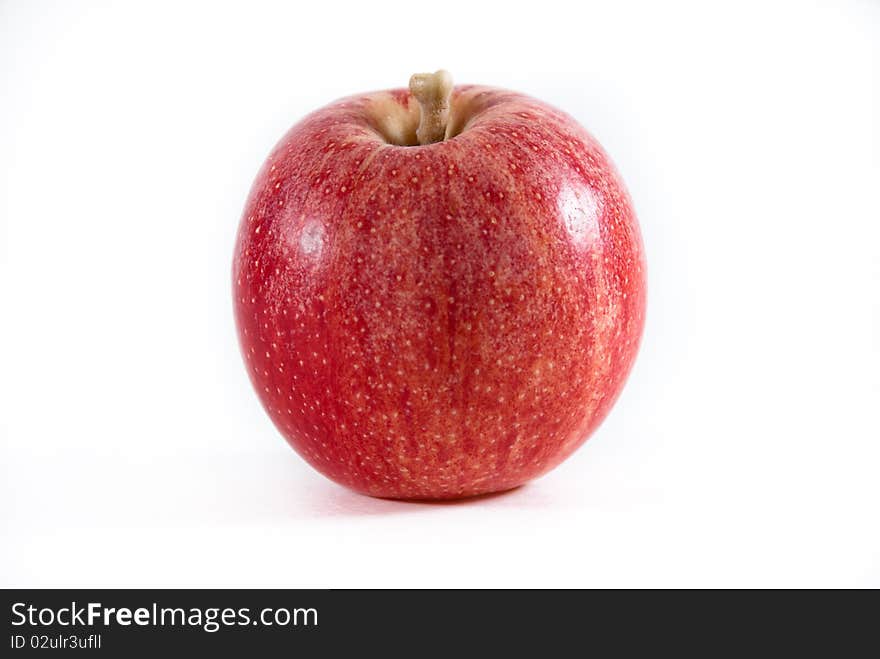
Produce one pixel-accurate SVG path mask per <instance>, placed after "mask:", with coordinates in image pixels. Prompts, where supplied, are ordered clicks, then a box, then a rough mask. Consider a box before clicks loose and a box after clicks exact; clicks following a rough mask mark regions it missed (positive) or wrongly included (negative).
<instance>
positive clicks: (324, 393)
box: [233, 86, 645, 499]
mask: <svg viewBox="0 0 880 659" xmlns="http://www.w3.org/2000/svg"><path fill="white" fill-rule="evenodd" d="M418 113H419V109H418V105H417V103H416V102H415V100H414V99H413V98H411V96H410V93H409V91H408V90H404V89H401V90H391V91H386V92H376V93H373V94H365V95H360V96H353V97H350V98H346V99H342V100H340V101H337V102H335V103H333V104H331V105H329V106H327V107H325V108H323V109H321V110H318V111H316V112H314V113H313V114H311V115H309V116H308V117H306V118H305V119H303V120H302V121H301V122H300V123H298V124H297V125H295V126H294V127H293V128H292V129H291V130H290V131H289V132H288V133H287V134H286V135H285V136H284V138H283V139H282V140H281V141H280V142H279V143H278V145H277V146H276V147H275V149H274V150H273V151H272V153H271V154H270V156H269V158H268V159H267V161H266V163H265V165H264V166H263V168H262V170H261V171H260V172H259V174H258V176H257V179H256V181H255V183H254V185H253V188H252V190H251V193H250V196H249V199H248V201H247V204H246V207H245V210H244V214H243V217H242V220H241V224H240V227H239V231H238V237H237V242H236V247H235V254H234V264H233V290H234V309H235V318H236V322H237V326H238V333H239V339H240V342H241V349H242V353H243V356H244V359H245V362H246V366H247V370H248V372H249V374H250V378H251V381H252V383H253V385H254V388H255V389H256V391H257V393H258V395H259V397H260V400H261V401H262V403H263V405H264V407H265V409H266V411H267V412H268V414H269V416H270V417H271V418H272V420H273V422H274V423H275V425H276V426H277V427H278V429H279V430H280V431H281V433H282V434H283V435H284V437H285V438H286V439H287V441H288V442H289V443H290V445H291V446H292V447H293V448H294V449H296V451H297V452H299V453H300V455H302V456H303V457H304V458H305V459H306V460H307V461H308V462H309V463H311V464H312V466H314V467H315V468H316V469H317V470H318V471H320V472H321V473H323V474H324V475H326V476H328V477H329V478H331V479H333V480H334V481H336V482H338V483H341V484H343V485H345V486H347V487H349V488H352V489H353V490H356V491H358V492H362V493H366V494H369V495H373V496H379V497H390V498H402V499H449V498H457V497H465V496H472V495H478V494H485V493H490V492H497V491H502V490H506V489H510V488H513V487H516V486H518V485H520V484H522V483H524V482H526V481H528V480H530V479H533V478H535V477H537V476H540V475H541V474H543V473H545V472H547V471H549V470H550V469H552V468H553V467H554V466H556V465H557V464H559V463H560V462H561V461H562V460H564V459H565V458H566V457H568V456H569V455H570V454H571V453H572V452H573V451H574V450H575V449H577V448H578V447H579V446H580V445H581V444H582V443H583V442H584V441H585V440H586V438H587V437H588V436H589V435H590V434H591V433H592V432H593V431H594V430H595V429H596V427H597V426H598V424H599V423H600V422H601V421H602V419H603V418H604V417H605V416H606V414H607V413H608V411H609V409H610V408H611V406H612V405H613V403H614V401H615V400H616V398H617V396H618V394H619V393H620V390H621V388H622V386H623V384H624V381H625V379H626V377H627V375H628V373H629V371H630V368H631V366H632V364H633V360H634V358H635V355H636V352H637V350H638V344H639V341H640V337H641V333H642V327H643V318H644V309H645V261H644V253H643V247H642V241H641V237H640V234H639V228H638V223H637V220H636V216H635V212H634V210H633V205H632V202H631V200H630V197H629V195H628V193H627V191H626V189H625V187H624V184H623V182H622V180H621V178H620V176H619V175H618V173H617V171H616V169H615V168H614V166H613V164H612V163H611V161H610V159H609V158H608V156H607V155H606V154H605V152H604V151H603V150H602V148H601V147H600V146H599V144H598V143H597V142H596V140H595V139H594V138H593V137H592V136H590V135H589V134H588V133H587V132H586V131H585V130H584V129H583V128H582V127H581V126H580V125H578V123H577V122H575V121H574V120H573V119H572V118H570V117H569V116H567V115H566V114H564V113H562V112H560V111H559V110H556V109H554V108H552V107H550V106H548V105H546V104H544V103H542V102H540V101H537V100H535V99H532V98H530V97H527V96H524V95H522V94H518V93H514V92H509V91H505V90H500V89H495V88H490V87H479V86H459V87H456V88H455V89H454V91H453V95H452V111H451V118H450V133H449V134H451V135H453V137H451V138H449V139H446V140H445V141H441V142H436V143H434V144H428V145H424V146H401V145H398V144H391V143H389V142H388V140H389V139H392V140H397V141H398V143H400V142H404V143H413V139H414V138H413V137H412V136H413V135H414V131H415V126H416V124H417V122H418ZM407 141H408V142H407Z"/></svg>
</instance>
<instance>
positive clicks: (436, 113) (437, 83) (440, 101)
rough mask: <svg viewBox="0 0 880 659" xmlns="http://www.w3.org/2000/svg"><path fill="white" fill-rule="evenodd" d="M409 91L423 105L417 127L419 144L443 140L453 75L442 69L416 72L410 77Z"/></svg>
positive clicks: (447, 118) (447, 119)
mask: <svg viewBox="0 0 880 659" xmlns="http://www.w3.org/2000/svg"><path fill="white" fill-rule="evenodd" d="M409 91H410V93H411V94H412V95H413V96H414V97H415V99H416V100H417V101H418V102H419V106H421V116H420V118H419V127H418V128H417V129H416V137H417V138H418V140H419V144H433V143H434V142H442V141H443V140H444V139H445V138H446V124H447V122H448V121H449V97H450V96H451V94H452V76H451V75H449V72H447V71H444V70H442V69H441V70H439V71H437V72H436V73H416V74H414V75H413V76H412V77H411V78H410V79H409Z"/></svg>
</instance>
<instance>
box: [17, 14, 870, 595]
mask: <svg viewBox="0 0 880 659" xmlns="http://www.w3.org/2000/svg"><path fill="white" fill-rule="evenodd" d="M878 26H880V3H878V2H869V1H865V2H857V1H843V2H791V3H787V2H778V1H776V2H735V3H734V2H731V3H726V4H724V3H700V2H692V3H684V2H647V1H646V2H604V3H585V2H578V3H574V2H565V3H563V2H549V1H547V0H542V1H541V2H539V3H534V2H531V3H521V4H517V3H513V2H504V3H482V2H453V1H448V2H444V3H441V4H440V5H437V4H431V3H419V2H405V3H403V2H396V3H395V2H388V3H364V2H362V3H357V4H354V3H352V4H348V5H341V4H340V3H338V2H300V3H293V2H283V3H277V4H263V3H252V2H247V3H246V2H240V3H236V4H232V5H226V4H222V3H215V2H211V3H194V2H167V3H166V2H149V3H146V2H144V3H110V2H107V3H100V2H59V3H49V2H24V1H18V2H10V1H6V2H3V3H2V4H0V72H2V97H0V99H2V100H0V136H2V137H0V139H2V141H0V184H2V188H0V204H2V205H0V212H2V234H0V240H2V248H3V253H2V264H3V265H2V267H3V270H2V291H3V306H2V332H3V337H2V345H3V350H4V354H3V361H2V366H0V372H2V380H3V386H4V387H5V391H3V395H2V403H0V406H2V410H0V414H2V430H3V441H2V453H0V477H2V491H0V522H2V526H0V532H2V537H0V584H3V585H7V586H9V585H20V586H32V585H81V586H122V585H131V586H196V585H212V586H226V585H253V586H318V587H325V586H332V587H338V586H875V587H877V586H880V523H878V520H880V505H878V504H880V257H878V252H880V212H878V211H880V204H878V192H880V132H878V127H880V120H878V116H880V107H878V105H880V104H878V91H877V90H878V86H877V84H878V79H877V70H878V69H877V63H878V48H880V46H878V43H880V27H878ZM439 67H444V68H447V69H449V70H451V71H452V72H453V74H454V75H455V76H456V78H457V80H459V81H461V82H476V83H485V84H492V85H497V86H503V87H509V88H513V89H517V90H520V91H523V92H526V93H529V94H531V95H534V96H536V97H538V98H541V99H543V100H545V101H548V102H550V103H552V104H554V105H556V106H558V107H560V108H562V109H564V110H566V111H568V112H569V113H571V114H572V115H574V116H575V117H576V118H577V119H578V120H580V121H581V122H582V123H583V124H584V125H585V126H586V127H587V128H588V129H589V130H590V131H592V132H593V134H594V135H596V137H597V138H598V139H599V140H600V141H601V142H602V143H603V144H604V146H605V147H606V149H607V150H608V151H609V152H610V154H611V155H612V157H613V158H614V159H615V161H616V162H617V164H618V166H619V168H620V170H621V172H622V174H623V176H624V178H625V180H626V181H627V183H628V185H629V188H630V190H631V193H632V196H633V198H634V200H635V204H636V208H637V210H638V212H639V216H640V221H641V224H642V229H643V233H644V238H645V243H646V249H647V255H648V262H649V282H650V289H649V298H650V299H649V308H648V323H647V327H646V334H645V338H644V343H643V347H642V351H641V354H640V356H639V359H638V361H637V364H636V368H635V370H634V372H633V374H632V376H631V378H630V380H629V383H628V385H627V387H626V389H625V391H624V394H623V396H622V397H621V399H620V401H619V403H618V405H617V406H616V408H615V409H614V410H613V412H612V413H611V416H610V417H609V418H608V420H607V421H606V422H605V424H604V425H603V426H602V427H601V428H600V430H599V431H598V432H597V433H596V434H595V435H594V437H593V439H592V440H591V441H590V442H589V443H588V444H587V445H585V446H584V447H583V448H582V449H581V450H580V451H579V452H578V453H577V454H576V455H575V456H574V457H573V458H571V459H570V460H569V461H568V462H566V463H565V464H564V465H562V466H561V467H559V468H558V469H557V470H556V471H554V472H553V473H551V474H550V475H548V476H546V477H544V478H543V479H541V480H539V481H537V482H534V483H532V484H530V485H528V486H526V487H524V488H521V489H519V490H517V491H514V492H512V493H509V494H506V495H502V496H496V497H492V498H488V499H481V500H474V501H467V502H464V503H459V504H446V505H436V504H435V505H429V504H413V503H398V502H392V501H382V500H374V499H369V498H366V497H363V496H359V495H357V494H353V493H350V492H348V491H346V490H344V489H342V488H341V487H339V486H337V485H335V484H333V483H331V482H329V481H327V480H325V479H324V478H323V477H322V476H320V475H319V474H317V473H316V472H314V471H312V470H311V469H310V468H309V467H308V466H307V465H306V464H305V463H304V462H303V461H302V460H301V459H300V458H299V457H298V456H297V455H296V454H295V453H294V452H292V451H291V450H290V449H289V448H288V447H287V445H286V444H285V443H284V441H283V440H282V439H281V437H280V436H279V434H278V433H277V432H276V431H275V429H274V428H273V426H272V425H271V423H270V422H269V420H268V418H267V416H266V415H265V414H264V413H263V411H262V409H261V407H260V406H259V403H258V401H257V398H256V396H255V394H254V393H253V392H252V391H251V387H250V384H249V382H248V380H247V377H246V373H245V370H244V367H243V365H242V363H241V360H240V357H239V353H238V347H237V343H236V338H235V334H234V329H233V321H232V315H231V291H230V265H231V256H232V247H233V239H234V235H235V230H236V227H237V223H238V220H239V214H240V212H241V209H242V206H243V204H244V201H245V197H246V195H247V192H248V189H249V187H250V185H251V182H252V180H253V177H254V175H255V174H256V172H257V169H258V168H259V166H260V164H261V163H262V161H263V159H264V158H265V156H266V155H267V153H268V151H269V149H270V148H271V147H272V145H273V144H274V143H275V141H276V140H277V139H279V138H280V136H281V135H282V134H283V133H284V131H285V130H286V129H287V128H288V127H289V126H290V125H292V124H293V123H294V122H295V121H297V120H298V119H299V118H300V117H302V116H303V115H304V114H306V113H307V112H309V111H311V110H312V109H315V108H317V107H320V106H321V105H324V104H326V103H328V102H329V101H331V100H333V99H335V98H337V97H340V96H344V95H347V94H351V93H355V92H359V91H366V90H371V89H377V88H386V87H397V86H403V85H405V83H406V81H407V79H408V77H409V75H410V73H413V72H415V71H422V70H434V69H436V68H439Z"/></svg>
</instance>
